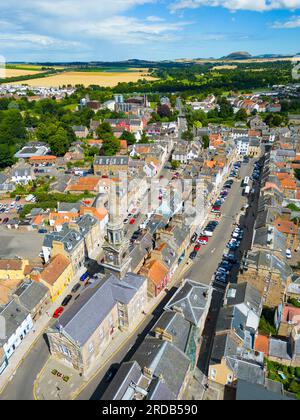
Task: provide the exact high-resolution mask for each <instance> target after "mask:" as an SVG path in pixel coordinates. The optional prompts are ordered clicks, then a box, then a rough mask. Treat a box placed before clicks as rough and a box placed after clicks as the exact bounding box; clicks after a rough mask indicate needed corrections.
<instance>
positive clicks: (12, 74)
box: [5, 68, 41, 78]
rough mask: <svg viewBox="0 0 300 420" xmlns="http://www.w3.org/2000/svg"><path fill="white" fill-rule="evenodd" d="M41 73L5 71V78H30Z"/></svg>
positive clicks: (7, 69) (16, 70)
mask: <svg viewBox="0 0 300 420" xmlns="http://www.w3.org/2000/svg"><path fill="white" fill-rule="evenodd" d="M38 73H41V71H38V70H36V71H35V70H25V69H24V70H20V69H10V68H6V69H5V77H7V78H10V77H20V76H32V75H33V74H38Z"/></svg>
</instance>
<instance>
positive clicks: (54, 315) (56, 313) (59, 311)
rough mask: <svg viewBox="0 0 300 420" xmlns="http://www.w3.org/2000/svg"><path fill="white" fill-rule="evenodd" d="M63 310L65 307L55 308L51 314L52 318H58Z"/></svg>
mask: <svg viewBox="0 0 300 420" xmlns="http://www.w3.org/2000/svg"><path fill="white" fill-rule="evenodd" d="M64 310H65V308H63V307H62V306H61V307H60V308H58V309H56V311H55V312H54V314H53V318H55V319H57V318H59V317H60V316H61V314H62V313H63V311H64Z"/></svg>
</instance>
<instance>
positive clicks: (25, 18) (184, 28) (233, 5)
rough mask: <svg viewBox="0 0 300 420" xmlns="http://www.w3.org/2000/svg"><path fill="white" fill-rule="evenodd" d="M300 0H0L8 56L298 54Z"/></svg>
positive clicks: (2, 48) (0, 28) (1, 48)
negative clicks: (235, 52) (245, 52)
mask: <svg viewBox="0 0 300 420" xmlns="http://www.w3.org/2000/svg"><path fill="white" fill-rule="evenodd" d="M299 40H300V0H84V1H82V0H10V1H9V2H1V3H0V54H1V55H3V56H4V57H5V58H6V60H7V61H74V60H80V61H87V60H107V61H115V60H125V59H129V58H141V59H149V60H151V59H153V60H164V59H175V58H198V57H221V56H223V55H227V54H229V53H231V52H233V51H248V52H250V53H251V54H253V55H257V54H265V53H280V54H296V53H300V43H299Z"/></svg>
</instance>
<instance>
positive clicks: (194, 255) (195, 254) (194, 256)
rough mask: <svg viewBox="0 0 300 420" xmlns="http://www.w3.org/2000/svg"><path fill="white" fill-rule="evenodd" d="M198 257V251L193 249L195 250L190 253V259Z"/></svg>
mask: <svg viewBox="0 0 300 420" xmlns="http://www.w3.org/2000/svg"><path fill="white" fill-rule="evenodd" d="M196 257H197V252H196V251H193V252H192V253H191V254H190V260H194V259H195V258H196Z"/></svg>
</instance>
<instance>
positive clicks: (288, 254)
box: [285, 249, 292, 260]
mask: <svg viewBox="0 0 300 420" xmlns="http://www.w3.org/2000/svg"><path fill="white" fill-rule="evenodd" d="M285 256H286V258H287V259H288V260H291V259H292V252H291V250H290V249H287V250H286V253H285Z"/></svg>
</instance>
